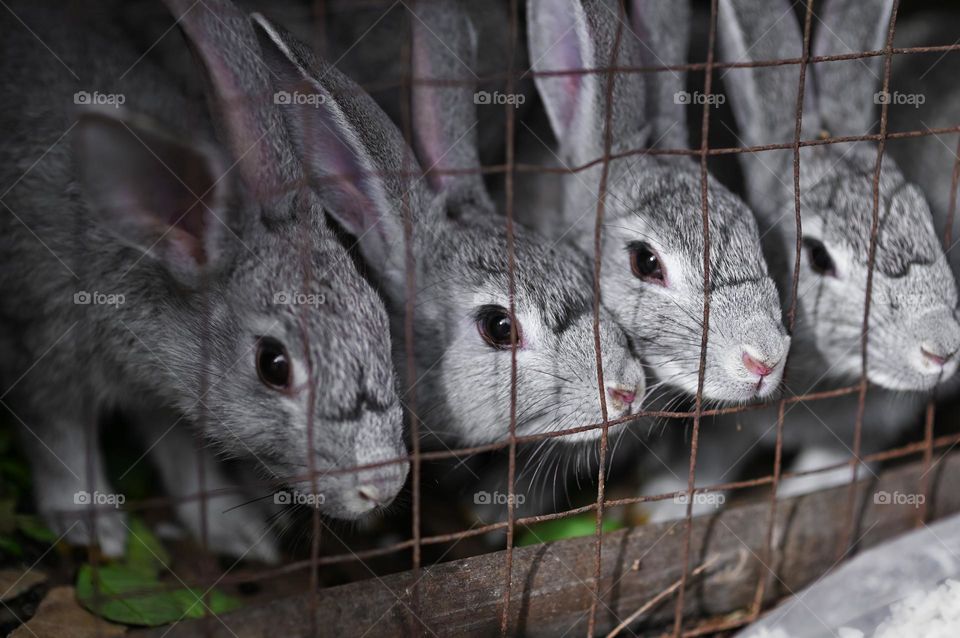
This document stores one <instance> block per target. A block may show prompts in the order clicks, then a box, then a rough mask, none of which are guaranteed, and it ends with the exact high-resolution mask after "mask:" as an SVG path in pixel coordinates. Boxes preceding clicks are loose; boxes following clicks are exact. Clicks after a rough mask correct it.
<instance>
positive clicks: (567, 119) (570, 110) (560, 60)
mask: <svg viewBox="0 0 960 638" xmlns="http://www.w3.org/2000/svg"><path fill="white" fill-rule="evenodd" d="M571 21H573V22H574V24H573V27H572V28H567V29H565V33H564V34H563V35H562V36H560V40H559V41H558V42H557V43H556V44H555V45H554V51H555V52H556V53H555V55H556V58H555V61H556V64H552V65H551V68H552V69H553V70H557V71H574V70H578V69H585V68H588V67H589V65H588V64H586V63H585V62H584V57H583V55H582V52H581V50H580V40H579V35H578V33H577V26H576V23H575V20H571ZM557 26H558V27H560V28H563V27H564V25H563V24H562V23H561V24H558V25H557ZM587 77H588V76H587V75H585V74H580V73H575V74H571V75H561V76H556V77H555V80H556V81H557V84H558V85H559V86H560V87H561V92H562V94H563V97H562V99H561V101H560V109H559V110H560V113H559V115H560V119H561V121H562V123H563V129H564V131H569V130H570V127H571V126H572V125H573V118H574V117H576V114H577V105H578V103H579V101H580V99H581V93H582V92H583V86H584V82H586V81H587Z"/></svg>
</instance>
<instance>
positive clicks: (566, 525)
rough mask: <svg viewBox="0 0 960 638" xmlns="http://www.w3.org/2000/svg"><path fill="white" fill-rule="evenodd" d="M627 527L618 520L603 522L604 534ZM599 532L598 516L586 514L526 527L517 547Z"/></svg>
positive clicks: (609, 519)
mask: <svg viewBox="0 0 960 638" xmlns="http://www.w3.org/2000/svg"><path fill="white" fill-rule="evenodd" d="M624 527H625V525H624V524H623V523H621V522H620V521H618V520H615V519H611V518H606V519H604V521H603V525H602V529H603V532H604V533H607V532H613V531H616V530H618V529H623V528H624ZM596 531H597V515H596V514H595V513H593V512H584V513H583V514H578V515H576V516H571V517H570V518H558V519H554V520H552V521H545V522H543V523H537V524H536V525H533V526H530V527H526V528H525V529H524V530H523V531H522V532H521V533H520V536H519V538H518V539H517V546H518V547H523V546H525V545H536V544H537V543H549V542H550V541H558V540H563V539H565V538H579V537H581V536H593V535H594V534H595V533H596Z"/></svg>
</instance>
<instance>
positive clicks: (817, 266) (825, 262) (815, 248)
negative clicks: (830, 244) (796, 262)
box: [803, 239, 837, 277]
mask: <svg viewBox="0 0 960 638" xmlns="http://www.w3.org/2000/svg"><path fill="white" fill-rule="evenodd" d="M803 245H804V246H805V247H806V249H807V258H808V259H809V260H810V267H811V268H813V271H814V272H815V273H817V274H818V275H822V276H824V277H828V276H829V277H836V276H837V269H836V267H835V266H834V264H833V259H832V258H831V257H830V253H829V252H828V251H827V247H826V246H824V245H823V242H822V241H819V240H817V239H804V240H803Z"/></svg>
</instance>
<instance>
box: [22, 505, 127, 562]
mask: <svg viewBox="0 0 960 638" xmlns="http://www.w3.org/2000/svg"><path fill="white" fill-rule="evenodd" d="M40 513H41V516H42V518H43V520H44V522H46V524H47V526H48V527H49V528H50V529H51V531H53V533H54V534H56V535H57V536H58V537H62V539H63V540H65V541H67V542H68V543H69V544H71V545H86V546H90V545H97V546H98V547H99V548H100V552H101V553H102V554H103V555H104V556H109V557H110V558H119V557H120V556H123V554H124V550H125V548H126V545H127V525H126V514H124V513H123V512H121V511H119V510H105V509H98V510H97V512H96V521H94V516H93V512H91V511H90V509H88V508H86V507H84V506H83V505H74V504H73V503H70V504H69V507H67V506H66V504H64V505H61V506H55V505H46V506H44V507H43V508H41V510H40ZM94 527H95V528H96V534H93V533H91V532H92V531H93V528H94Z"/></svg>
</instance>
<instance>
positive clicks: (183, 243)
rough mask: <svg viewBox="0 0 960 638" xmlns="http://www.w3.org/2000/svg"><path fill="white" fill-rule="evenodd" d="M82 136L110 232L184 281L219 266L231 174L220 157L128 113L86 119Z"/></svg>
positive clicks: (81, 163) (84, 178)
mask: <svg viewBox="0 0 960 638" xmlns="http://www.w3.org/2000/svg"><path fill="white" fill-rule="evenodd" d="M75 135H76V137H75V139H74V143H75V146H74V151H75V155H76V158H77V166H78V168H79V171H80V183H81V186H82V188H83V191H84V194H85V195H86V197H87V199H88V200H89V201H90V203H91V204H92V209H93V212H94V214H96V215H98V216H99V218H100V220H101V222H102V223H103V225H104V226H105V227H106V228H108V229H110V230H111V231H112V232H113V233H114V234H115V235H117V236H119V237H120V238H121V240H122V241H124V242H125V243H128V244H130V245H132V246H135V247H136V248H138V249H139V250H141V251H142V252H144V253H146V254H148V255H151V256H156V257H159V258H160V259H161V261H163V262H164V264H165V266H166V267H167V269H168V270H169V271H171V272H172V273H173V274H175V275H177V276H179V277H181V278H184V279H188V280H191V279H195V278H196V276H197V275H198V274H199V271H200V270H201V269H203V268H205V267H214V268H215V267H217V266H218V265H219V264H218V262H219V261H221V260H222V252H221V250H220V248H221V246H220V242H221V240H222V238H223V234H224V233H223V230H224V229H225V225H224V224H225V222H224V221H223V219H224V215H225V211H224V208H225V207H224V206H223V202H222V200H223V193H222V192H221V190H220V188H221V187H220V186H218V184H221V183H222V181H223V180H221V179H220V176H221V175H223V174H224V172H225V167H224V165H223V163H222V162H220V161H219V160H218V158H217V157H216V156H215V155H214V154H213V153H211V152H209V151H208V150H206V149H203V148H201V147H198V146H196V145H195V144H193V143H190V142H185V141H181V140H179V139H176V138H174V137H171V136H169V135H167V134H166V133H165V132H163V131H162V130H161V129H160V128H159V127H157V126H156V125H155V124H154V123H153V122H152V121H150V120H148V119H146V118H144V117H142V116H135V115H132V114H130V113H128V112H126V111H124V110H120V111H117V110H116V109H109V110H89V111H86V112H84V113H82V114H81V115H80V118H79V120H78V122H77V127H76V134H75Z"/></svg>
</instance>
